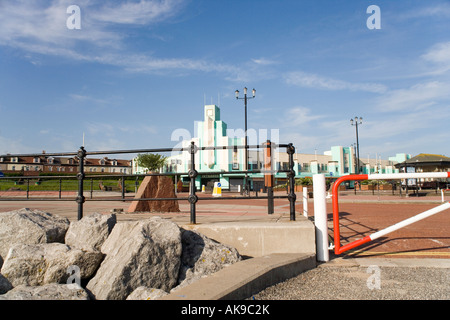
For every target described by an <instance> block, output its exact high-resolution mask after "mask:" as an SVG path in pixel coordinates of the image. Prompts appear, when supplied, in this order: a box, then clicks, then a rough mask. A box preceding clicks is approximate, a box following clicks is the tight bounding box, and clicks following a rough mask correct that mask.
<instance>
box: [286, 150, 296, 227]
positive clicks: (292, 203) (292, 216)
mask: <svg viewBox="0 0 450 320" xmlns="http://www.w3.org/2000/svg"><path fill="white" fill-rule="evenodd" d="M287 153H288V155H289V173H288V176H289V195H288V199H289V202H290V220H291V221H295V199H296V198H297V196H296V195H295V171H294V153H295V148H294V146H293V145H292V143H289V145H288V147H287Z"/></svg>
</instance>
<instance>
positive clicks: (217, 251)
mask: <svg viewBox="0 0 450 320" xmlns="http://www.w3.org/2000/svg"><path fill="white" fill-rule="evenodd" d="M182 243H183V253H182V255H181V266H180V273H179V283H180V284H179V286H178V287H176V288H175V289H179V288H181V287H183V286H186V285H188V284H190V283H192V282H194V281H196V280H198V279H200V278H201V277H204V276H207V275H209V274H212V273H215V272H217V271H219V270H221V269H222V268H224V267H225V266H227V265H230V264H233V263H236V262H238V261H240V260H241V259H242V258H241V256H240V254H239V252H238V251H237V250H236V249H235V248H233V247H230V246H227V245H225V244H222V243H219V242H217V241H215V240H213V239H210V238H208V237H206V236H204V235H202V234H200V233H198V232H196V231H190V230H184V229H182Z"/></svg>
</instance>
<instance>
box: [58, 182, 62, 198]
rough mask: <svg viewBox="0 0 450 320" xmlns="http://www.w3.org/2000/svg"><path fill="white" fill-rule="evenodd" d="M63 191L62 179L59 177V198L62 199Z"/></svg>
mask: <svg viewBox="0 0 450 320" xmlns="http://www.w3.org/2000/svg"><path fill="white" fill-rule="evenodd" d="M61 191H62V179H61V178H59V189H58V199H61Z"/></svg>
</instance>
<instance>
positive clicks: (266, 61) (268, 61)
mask: <svg viewBox="0 0 450 320" xmlns="http://www.w3.org/2000/svg"><path fill="white" fill-rule="evenodd" d="M252 61H253V62H254V63H256V64H258V65H262V66H268V65H272V64H278V62H277V61H275V60H271V59H267V58H259V59H252Z"/></svg>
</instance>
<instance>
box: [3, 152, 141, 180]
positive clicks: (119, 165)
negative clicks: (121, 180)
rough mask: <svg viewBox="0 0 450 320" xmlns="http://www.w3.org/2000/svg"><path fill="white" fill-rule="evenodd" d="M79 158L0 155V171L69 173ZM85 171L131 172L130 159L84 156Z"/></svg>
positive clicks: (75, 169)
mask: <svg viewBox="0 0 450 320" xmlns="http://www.w3.org/2000/svg"><path fill="white" fill-rule="evenodd" d="M78 166H79V158H78V157H77V156H73V157H54V156H47V155H46V154H45V152H43V153H42V155H39V156H34V157H27V156H11V157H10V156H8V155H6V156H2V157H0V171H2V172H3V173H5V174H7V173H22V174H23V175H38V174H40V173H56V174H70V173H74V174H75V173H76V172H77V171H78ZM84 170H85V172H86V173H104V174H131V173H132V160H122V159H110V158H108V157H103V158H86V159H85V160H84Z"/></svg>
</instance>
